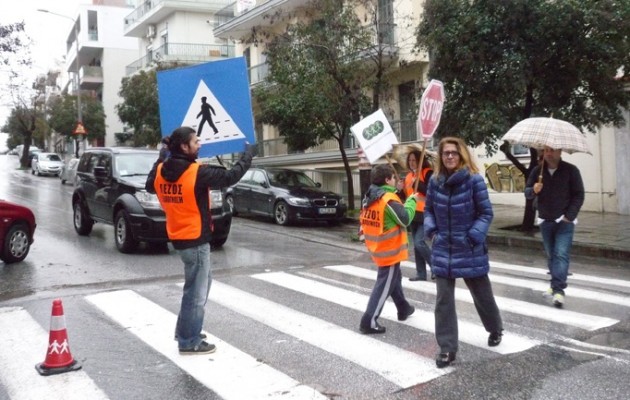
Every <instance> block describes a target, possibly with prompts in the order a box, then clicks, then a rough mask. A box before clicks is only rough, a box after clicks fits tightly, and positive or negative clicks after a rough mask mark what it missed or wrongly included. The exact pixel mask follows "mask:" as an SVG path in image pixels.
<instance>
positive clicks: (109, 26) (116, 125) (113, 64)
mask: <svg viewBox="0 0 630 400" xmlns="http://www.w3.org/2000/svg"><path fill="white" fill-rule="evenodd" d="M129 10H130V9H129V8H125V7H111V6H99V5H81V6H80V7H79V9H78V11H77V15H80V20H81V32H80V34H79V46H80V50H79V51H80V52H81V53H83V51H84V50H83V48H84V47H89V48H96V49H97V50H98V49H100V50H101V55H100V63H101V68H102V71H103V86H102V89H101V91H102V104H103V110H104V112H105V116H106V117H105V146H114V145H116V138H115V133H117V132H123V130H124V129H123V128H124V124H123V123H122V121H120V119H119V118H118V114H117V113H116V111H115V106H116V105H117V104H119V103H122V99H121V98H120V97H119V96H118V91H119V90H120V85H121V80H122V78H123V77H124V76H125V67H126V66H127V65H128V64H130V63H131V62H133V61H134V60H136V59H137V58H138V57H137V55H138V39H136V38H130V37H126V36H124V29H123V28H124V27H123V22H122V21H123V20H124V18H125V16H126V15H127V14H129ZM88 11H93V12H96V14H97V23H96V25H97V26H96V28H97V31H98V37H97V40H88V33H89V29H90V28H92V27H90V26H89V25H90V19H89V18H88ZM70 51H72V49H70ZM85 51H87V49H85ZM70 59H71V58H69V60H70ZM81 61H82V62H81V64H82V65H85V64H86V59H85V57H81Z"/></svg>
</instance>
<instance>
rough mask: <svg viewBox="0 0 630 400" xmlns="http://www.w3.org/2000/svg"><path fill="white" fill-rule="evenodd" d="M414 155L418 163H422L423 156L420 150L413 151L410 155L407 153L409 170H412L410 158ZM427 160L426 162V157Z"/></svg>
mask: <svg viewBox="0 0 630 400" xmlns="http://www.w3.org/2000/svg"><path fill="white" fill-rule="evenodd" d="M412 154H413V155H414V156H416V162H420V156H421V155H422V153H421V152H420V150H411V151H410V152H409V153H407V169H408V170H411V167H410V166H409V156H410V155H412ZM425 160H426V157H425Z"/></svg>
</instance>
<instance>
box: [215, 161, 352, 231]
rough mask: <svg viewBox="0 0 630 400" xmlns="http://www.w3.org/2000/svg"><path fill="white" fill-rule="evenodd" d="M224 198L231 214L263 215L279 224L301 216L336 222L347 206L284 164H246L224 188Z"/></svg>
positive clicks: (312, 219)
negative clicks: (284, 166)
mask: <svg viewBox="0 0 630 400" xmlns="http://www.w3.org/2000/svg"><path fill="white" fill-rule="evenodd" d="M226 201H227V203H228V204H229V205H230V207H231V209H232V213H233V214H234V215H237V213H241V212H243V213H245V212H246V213H252V214H259V215H266V216H270V217H272V218H273V220H274V221H275V222H276V223H277V224H279V225H287V224H289V223H291V222H294V221H304V220H311V221H314V220H316V221H327V222H328V223H330V224H337V223H339V222H341V221H342V220H343V219H344V218H345V215H346V211H347V208H348V207H347V205H346V203H345V201H344V199H343V197H341V196H340V195H338V194H336V193H333V192H329V191H324V190H322V189H321V184H320V183H315V182H313V180H312V179H311V178H309V177H308V176H307V175H306V174H305V173H304V172H302V171H296V170H291V169H286V168H267V167H264V168H263V167H259V168H256V167H254V168H250V169H249V170H248V171H247V172H246V173H245V175H243V177H242V178H241V180H240V181H238V183H237V184H235V185H233V186H231V187H230V188H229V189H228V193H227V197H226Z"/></svg>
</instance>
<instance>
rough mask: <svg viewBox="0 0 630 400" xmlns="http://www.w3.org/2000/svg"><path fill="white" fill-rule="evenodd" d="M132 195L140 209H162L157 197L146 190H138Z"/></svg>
mask: <svg viewBox="0 0 630 400" xmlns="http://www.w3.org/2000/svg"><path fill="white" fill-rule="evenodd" d="M133 195H134V196H135V197H136V199H138V202H140V205H141V206H142V208H152V209H156V210H159V209H161V208H162V206H161V205H160V200H158V197H157V196H156V195H154V194H153V193H149V192H147V191H146V190H138V191H136V193H134V194H133Z"/></svg>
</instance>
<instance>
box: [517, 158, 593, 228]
mask: <svg viewBox="0 0 630 400" xmlns="http://www.w3.org/2000/svg"><path fill="white" fill-rule="evenodd" d="M539 174H540V165H539V166H537V167H535V168H534V170H533V171H532V172H531V173H530V174H529V178H527V184H526V185H525V197H526V198H527V199H535V198H536V197H538V201H537V203H538V204H537V208H538V216H539V217H540V218H542V219H544V220H546V221H555V220H556V219H558V218H560V216H562V215H564V216H565V217H566V218H567V219H568V220H569V221H573V220H574V219H575V218H577V215H578V213H579V212H580V208H581V207H582V204H584V184H583V183H582V175H580V170H579V169H577V167H576V166H575V165H573V164H569V163H568V162H565V161H562V160H560V163H559V164H558V169H557V170H556V172H554V174H553V175H550V174H549V170H548V169H547V168H545V169H544V170H543V181H542V183H543V188H542V190H541V191H540V193H538V196H536V194H535V193H534V189H533V187H534V183H536V182H537V181H538V175H539Z"/></svg>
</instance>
